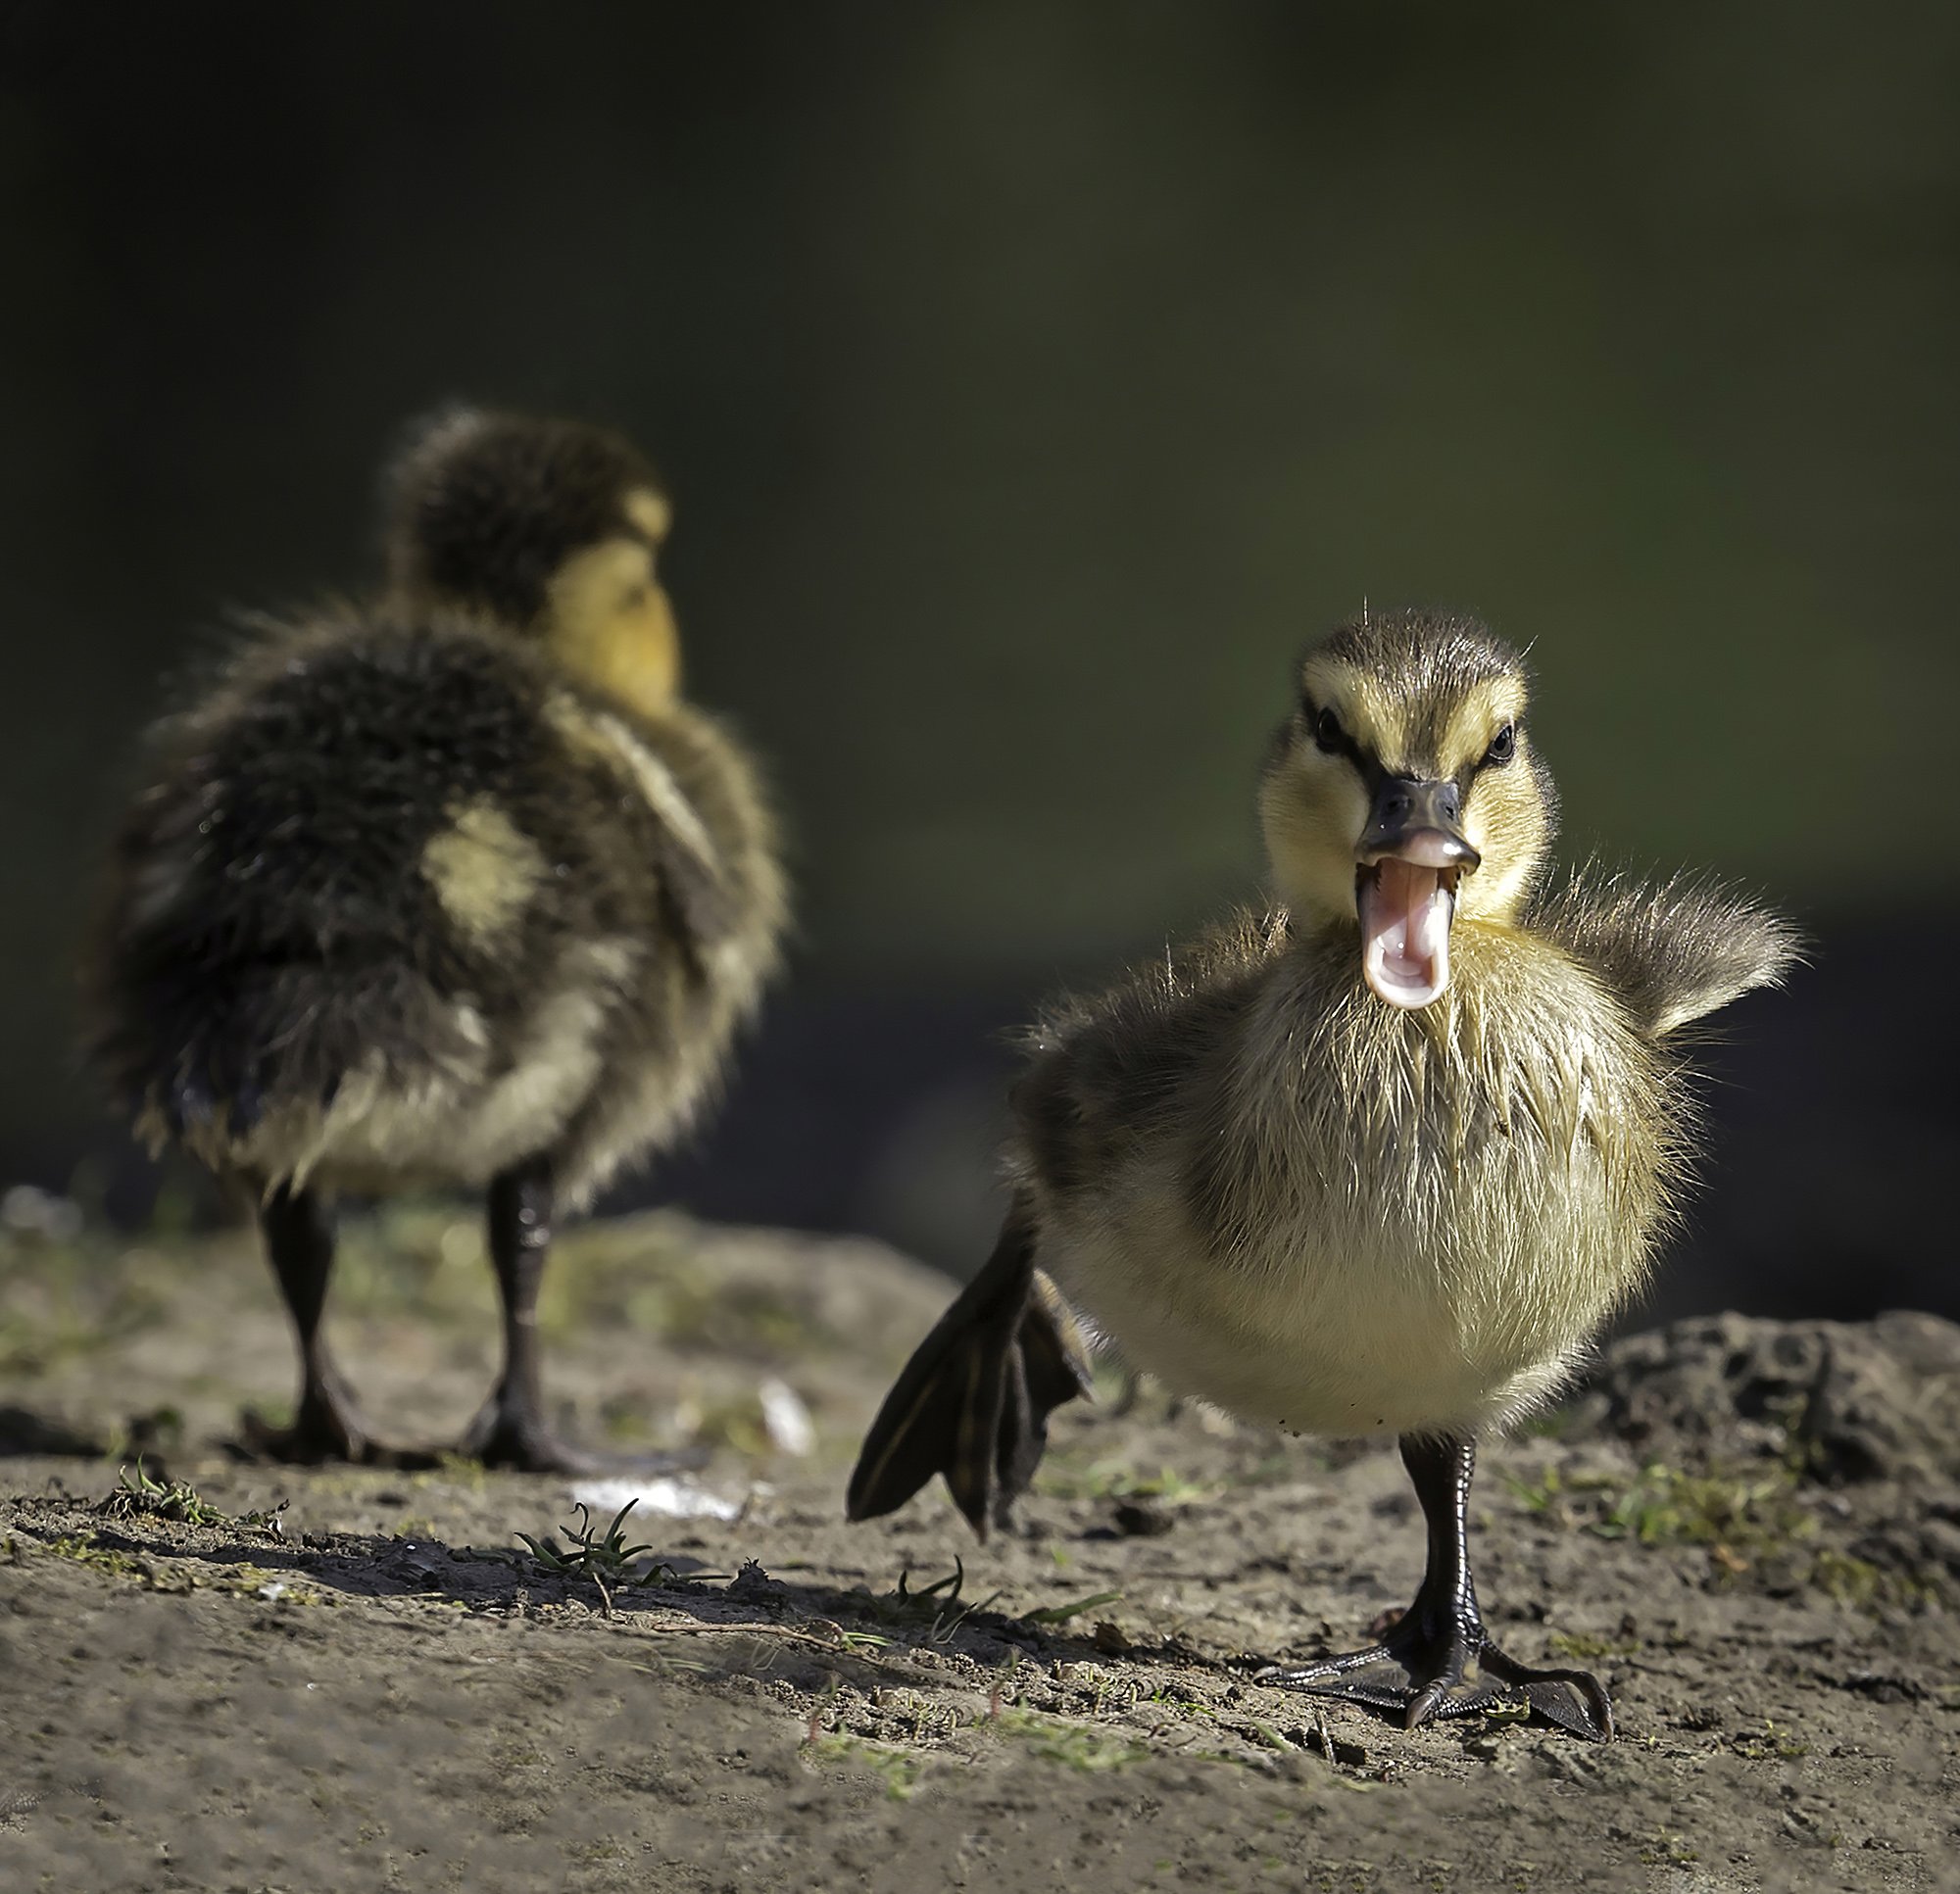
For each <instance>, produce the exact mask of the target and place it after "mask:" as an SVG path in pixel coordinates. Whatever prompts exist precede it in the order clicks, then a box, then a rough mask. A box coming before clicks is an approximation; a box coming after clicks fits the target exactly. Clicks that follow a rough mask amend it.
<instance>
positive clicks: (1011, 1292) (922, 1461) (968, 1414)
mask: <svg viewBox="0 0 1960 1894" xmlns="http://www.w3.org/2000/svg"><path fill="white" fill-rule="evenodd" d="M1089 1387H1090V1376H1089V1367H1088V1363H1087V1361H1086V1359H1085V1358H1084V1351H1083V1347H1082V1342H1081V1339H1080V1337H1079V1336H1077V1334H1076V1333H1075V1322H1074V1318H1073V1316H1072V1315H1070V1313H1069V1311H1068V1307H1067V1305H1066V1304H1065V1303H1064V1302H1063V1301H1062V1299H1061V1297H1060V1295H1059V1294H1058V1293H1057V1292H1056V1290H1055V1288H1054V1285H1053V1284H1052V1283H1051V1282H1050V1281H1049V1280H1048V1278H1047V1277H1046V1276H1044V1275H1043V1274H1042V1273H1041V1271H1039V1270H1038V1269H1036V1268H1035V1266H1034V1246H1033V1242H1032V1238H1031V1235H1030V1232H1029V1230H1028V1227H1027V1224H1026V1222H1025V1220H1024V1218H1022V1217H1021V1216H1019V1215H1018V1214H1016V1215H1010V1216H1009V1218H1008V1219H1007V1224H1006V1227H1005V1229H1004V1230H1003V1231H1002V1233H1001V1240H1000V1242H999V1243H998V1244H997V1245H996V1246H995V1250H994V1254H993V1255H992V1256H991V1257H990V1258H989V1259H988V1261H987V1263H986V1265H985V1266H984V1267H983V1268H982V1269H981V1271H980V1273H979V1274H978V1275H977V1276H976V1277H974V1279H973V1280H972V1282H970V1283H969V1284H967V1286H966V1287H965V1288H964V1289H963V1290H961V1292H960V1294H959V1295H958V1297H957V1298H956V1300H955V1302H954V1304H953V1306H952V1307H951V1308H949V1309H948V1310H947V1312H946V1313H945V1314H944V1315H943V1316H941V1317H940V1319H939V1321H938V1322H937V1324H935V1325H934V1327H933V1329H932V1332H931V1333H930V1334H929V1335H928V1336H926V1338H925V1339H924V1340H923V1341H922V1342H920V1343H919V1345H918V1348H917V1349H916V1350H915V1351H914V1353H913V1355H912V1358H911V1360H910V1361H908V1362H907V1364H906V1368H905V1372H904V1373H903V1374H902V1375H900V1377H899V1379H898V1381H897V1382H896V1383H895V1384H893V1387H892V1391H891V1392H890V1393H889V1394H887V1395H886V1396H885V1402H884V1405H883V1406H882V1407H881V1408H880V1409H879V1410H878V1418H877V1419H876V1420H875V1421H873V1422H872V1423H871V1429H870V1432H869V1433H867V1434H866V1435H865V1436H864V1445H863V1447H862V1449H861V1450H860V1451H859V1453H858V1465H857V1467H856V1468H855V1469H854V1470H853V1472H852V1475H851V1485H850V1490H849V1493H848V1496H847V1499H846V1502H845V1510H846V1516H847V1517H848V1518H850V1519H854V1520H860V1519H876V1518H877V1517H878V1516H879V1515H881V1514H884V1513H889V1512H893V1511H896V1510H897V1508H899V1507H900V1506H903V1505H904V1504H905V1503H906V1501H907V1500H908V1499H909V1498H911V1496H912V1495H913V1494H914V1493H915V1492H917V1491H918V1490H919V1488H920V1487H921V1486H923V1485H924V1484H925V1483H926V1481H929V1480H930V1479H931V1478H932V1477H933V1475H934V1474H936V1473H937V1474H943V1475H944V1476H945V1478H946V1484H947V1488H948V1490H949V1491H950V1492H951V1493H952V1495H953V1501H954V1504H955V1505H956V1506H957V1507H958V1508H959V1510H960V1512H961V1513H963V1514H964V1515H965V1516H966V1520H967V1522H968V1524H969V1525H971V1526H972V1528H973V1530H974V1531H976V1532H977V1533H978V1534H979V1535H980V1536H981V1537H982V1538H985V1537H986V1536H987V1531H988V1529H989V1528H990V1527H992V1526H1005V1525H1007V1524H1008V1523H1009V1521H1010V1519H1011V1516H1012V1511H1013V1504H1014V1501H1015V1500H1016V1499H1018V1498H1019V1497H1020V1495H1021V1494H1022V1493H1024V1492H1025V1491H1026V1490H1027V1489H1028V1485H1029V1483H1030V1482H1031V1481H1033V1479H1034V1475H1035V1469H1036V1468H1037V1467H1038V1466H1039V1465H1040V1464H1041V1457H1042V1453H1043V1451H1044V1449H1045V1448H1046V1447H1047V1444H1048V1417H1049V1416H1050V1414H1052V1413H1053V1412H1054V1410H1055V1409H1056V1408H1057V1407H1059V1406H1060V1405H1061V1404H1062V1403H1063V1402H1064V1401H1069V1400H1074V1399H1076V1398H1077V1397H1078V1396H1080V1395H1084V1394H1087V1393H1088V1392H1089Z"/></svg>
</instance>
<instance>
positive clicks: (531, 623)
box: [385, 409, 680, 714]
mask: <svg viewBox="0 0 1960 1894" xmlns="http://www.w3.org/2000/svg"><path fill="white" fill-rule="evenodd" d="M671 519H672V512H671V509H670V508H669V506H668V503H667V498H666V494H665V492H664V491H663V490H662V486H661V483H660V480H659V478H658V477H657V476H656V474H655V473H654V470H653V468H652V467H651V466H649V465H648V463H647V462H646V461H645V460H644V459H643V458H642V457H641V455H640V454H639V452H638V451H637V450H636V449H635V448H634V447H633V446H632V444H631V443H630V442H628V441H626V440H624V439H622V438H621V437H620V436H619V435H617V434H613V433H610V432H608V431H607V430H606V429H604V428H598V427H588V426H584V425H581V424H579V423H577V422H572V421H555V420H539V419H532V418H529V417H527V416H523V415H517V414H498V413H484V412H482V411H480V410H476V409H456V410H452V411H451V412H449V413H444V414H441V415H438V416H437V417H436V418H435V419H433V420H431V421H428V422H425V423H423V424H422V425H421V426H420V427H419V428H418V429H417V431H416V432H415V434H414V436H413V438H412V439H411V440H410V442H409V445H408V447H407V449H406V451H405V452H404V453H403V454H402V456H401V457H400V459H399V460H398V461H396V462H395V465H394V468H393V470H392V472H391V475H390V478H389V491H388V496H387V516H386V527H385V533H386V558H387V571H388V584H389V589H390V592H391V594H392V595H393V597H394V598H395V599H396V600H397V601H399V602H400V603H402V604H403V605H405V606H408V607H427V606H431V605H439V606H449V607H463V608H465V609H467V610H471V611H475V612H478V613H485V614H488V615H489V616H491V617H493V618H495V619H496V620H497V621H498V622H499V623H501V624H503V625H505V626H507V627H509V628H510V629H512V630H514V631H515V632H517V633H518V634H519V635H520V636H524V637H527V638H534V639H536V640H538V641H539V642H540V643H542V644H543V645H544V646H545V647H546V649H547V650H548V651H549V652H550V653H551V655H552V656H553V657H554V658H556V659H557V660H558V661H559V662H560V663H562V664H564V666H565V667H566V668H567V669H568V670H570V671H572V672H574V673H575V674H576V675H578V676H579V677H581V678H583V679H584V680H585V681H586V682H588V683H592V684H597V685H598V686H600V687H601V688H602V689H604V690H606V691H609V692H610V693H612V694H613V696H614V697H617V698H619V699H621V700H623V701H624V702H625V703H626V704H629V705H631V706H632V707H633V708H635V709H637V710H640V711H642V712H643V713H646V714H657V713H658V712H659V711H660V710H661V709H662V707H664V706H665V705H666V704H669V703H671V702H672V700H673V698H674V696H675V695H676V693H677V692H678V690H679V688H680V635H679V632H678V629H677V628H676V626H675V624H674V615H673V608H672V607H671V606H670V605H669V603H668V601H667V595H666V592H665V590H664V589H663V588H662V585H661V582H660V579H659V576H658V573H657V568H656V559H657V557H658V555H659V552H660V548H661V544H662V541H663V540H664V539H665V538H666V535H667V528H668V526H669V524H670V523H671Z"/></svg>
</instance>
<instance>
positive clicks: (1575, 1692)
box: [1257, 1435, 1613, 1743]
mask: <svg viewBox="0 0 1960 1894" xmlns="http://www.w3.org/2000/svg"><path fill="white" fill-rule="evenodd" d="M1401 1449H1402V1464H1403V1465H1404V1466H1406V1467H1407V1468H1408V1472H1409V1479H1410V1481H1412V1482H1413V1484H1414V1486H1415V1492H1416V1497H1417V1499H1419V1500H1420V1501H1421V1502H1422V1511H1423V1518H1424V1519H1425V1521H1426V1522H1427V1523H1428V1527H1429V1562H1428V1565H1427V1567H1426V1569H1425V1570H1424V1573H1423V1579H1422V1584H1421V1587H1420V1588H1419V1589H1418V1590H1417V1592H1416V1595H1415V1603H1414V1604H1412V1605H1411V1606H1410V1607H1409V1608H1408V1610H1407V1611H1406V1612H1404V1613H1403V1614H1402V1616H1401V1618H1400V1619H1398V1620H1397V1623H1396V1625H1395V1627H1393V1628H1392V1629H1391V1630H1390V1631H1389V1633H1388V1634H1387V1636H1385V1637H1384V1638H1383V1639H1382V1641H1381V1642H1380V1643H1379V1644H1370V1645H1368V1646H1367V1647H1366V1648H1365V1649H1362V1650H1358V1651H1348V1652H1346V1653H1344V1654H1343V1655H1341V1656H1339V1657H1327V1658H1322V1659H1320V1660H1319V1661H1318V1662H1317V1663H1312V1664H1300V1665H1270V1666H1268V1667H1267V1668H1266V1669H1265V1670H1263V1671H1260V1672H1258V1673H1257V1680H1258V1681H1260V1682H1262V1683H1278V1684H1284V1685H1286V1686H1288V1687H1289V1688H1292V1689H1297V1690H1305V1691H1308V1692H1310V1693H1311V1694H1313V1695H1315V1696H1323V1697H1342V1698H1345V1699H1346V1700H1347V1701H1348V1702H1349V1703H1364V1704H1367V1705H1369V1706H1371V1707H1372V1708H1374V1709H1377V1710H1386V1711H1389V1712H1392V1713H1395V1714H1398V1715H1399V1716H1400V1718H1401V1721H1402V1725H1403V1727H1404V1728H1407V1729H1420V1728H1421V1727H1422V1725H1423V1724H1426V1723H1431V1722H1434V1721H1435V1720H1436V1719H1438V1718H1441V1717H1467V1716H1469V1715H1471V1714H1472V1713H1473V1712H1475V1711H1479V1710H1488V1709H1490V1708H1491V1707H1492V1706H1493V1705H1494V1704H1498V1703H1522V1704H1525V1705H1527V1706H1529V1708H1530V1709H1531V1710H1532V1711H1533V1713H1534V1714H1535V1715H1537V1716H1540V1717H1543V1718H1544V1720H1545V1722H1547V1723H1550V1724H1557V1725H1558V1727H1559V1728H1560V1729H1564V1730H1569V1731H1570V1732H1571V1733H1572V1734H1573V1735H1575V1736H1584V1737H1587V1738H1589V1739H1590V1740H1592V1741H1593V1742H1600V1743H1603V1742H1608V1741H1610V1740H1611V1738H1612V1734H1613V1706H1612V1704H1611V1702H1610V1701H1609V1700H1608V1698H1607V1696H1606V1692H1605V1690H1604V1689H1603V1688H1602V1687H1601V1685H1600V1683H1599V1679H1598V1678H1597V1677H1595V1676H1593V1675H1589V1674H1588V1673H1587V1672H1585V1671H1538V1670H1533V1669H1532V1668H1531V1666H1529V1665H1526V1664H1520V1663H1519V1662H1518V1661H1517V1659H1516V1658H1514V1657H1512V1656H1511V1655H1510V1654H1509V1653H1508V1652H1507V1651H1505V1650H1503V1649H1502V1648H1501V1647H1500V1646H1499V1645H1498V1644H1497V1643H1496V1642H1495V1640H1494V1639H1493V1638H1492V1636H1491V1634H1490V1632H1489V1631H1488V1630H1486V1629H1485V1628H1484V1618H1483V1614H1482V1612H1480V1611H1479V1610H1478V1607H1477V1588H1476V1586H1475V1585H1474V1584H1473V1583H1472V1582H1471V1578H1470V1548H1469V1540H1468V1521H1467V1515H1468V1511H1469V1503H1470V1480H1471V1476H1472V1474H1473V1473H1474V1471H1475V1469H1476V1462H1477V1449H1476V1447H1475V1445H1474V1444H1473V1443H1472V1442H1471V1441H1469V1440H1463V1439H1433V1438H1429V1437H1426V1436H1421V1435H1412V1436H1409V1437H1407V1438H1405V1439H1404V1440H1403V1441H1402V1443H1401Z"/></svg>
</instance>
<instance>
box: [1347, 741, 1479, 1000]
mask: <svg viewBox="0 0 1960 1894" xmlns="http://www.w3.org/2000/svg"><path fill="white" fill-rule="evenodd" d="M1462 814H1463V799H1462V795H1461V793H1460V792H1459V791H1458V789H1457V787H1456V785H1455V784H1454V783H1434V782H1419V781H1417V780H1416V779H1415V778H1413V777H1409V776H1390V777H1387V778H1385V779H1384V780H1383V783H1382V785H1381V787H1380V789H1378V790H1377V791H1376V792H1375V805H1374V807H1373V808H1371V809H1370V810H1369V811H1368V826H1367V827H1366V828H1365V829H1363V830H1362V831H1361V839H1360V841H1359V842H1357V843H1356V844H1355V845H1354V860H1355V864H1356V865H1355V872H1354V908H1355V912H1356V913H1357V914H1359V916H1360V919H1361V974H1362V977H1363V978H1364V979H1365V980H1366V981H1367V983H1368V985H1369V986H1370V987H1372V988H1373V989H1374V990H1375V992H1376V993H1377V994H1378V995H1380V996H1381V997H1382V998H1384V999H1386V1000H1387V1001H1388V1002H1389V1004H1390V1005H1392V1006H1410V1007H1414V1006H1427V1005H1428V1004H1429V1003H1430V1001H1431V1000H1432V999H1436V998H1439V997H1441V996H1442V994H1443V990H1444V989H1445V988H1446V987H1447V986H1448V985H1449V929H1450V924H1451V923H1452V922H1453V921H1454V920H1455V918H1456V884H1457V881H1458V879H1459V878H1460V877H1461V876H1462V875H1464V874H1465V873H1466V872H1468V871H1469V870H1470V869H1473V868H1475V867H1476V866H1477V865H1478V863H1479V862H1480V861H1481V860H1482V858H1483V857H1482V856H1480V855H1479V854H1478V852H1477V850H1475V849H1473V848H1472V847H1471V846H1470V843H1469V840H1468V838H1467V837H1466V836H1465V835H1464V833H1463V829H1462Z"/></svg>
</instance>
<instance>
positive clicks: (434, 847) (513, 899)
mask: <svg viewBox="0 0 1960 1894" xmlns="http://www.w3.org/2000/svg"><path fill="white" fill-rule="evenodd" d="M421 869H422V875H423V878H424V879H425V880H426V881H427V882H428V885H429V886H430V887H431V888H432V889H434V891H435V898H436V899H437V900H438V901H439V902H440V903H441V904H442V911H443V912H444V913H445V914H446V915H447V916H448V917H449V919H450V921H451V922H452V923H453V924H454V925H455V926H456V928H457V929H458V930H459V932H461V933H463V934H464V935H466V936H467V937H468V938H469V939H470V940H471V941H473V942H475V943H476V944H477V945H479V946H482V947H493V946H495V945H496V944H497V943H498V942H499V941H501V940H502V939H503V938H504V937H505V935H507V934H508V933H509V932H510V930H511V928H512V927H513V926H514V925H515V922H516V921H517V919H518V917H519V916H520V915H521V914H522V913H523V911H524V909H525V907H526V906H527V905H529V903H530V900H531V898H532V897H533V896H534V895H535V894H536V892H537V889H538V886H539V884H540V883H541V882H542V881H543V879H544V872H545V860H544V855H543V853H542V852H541V851H540V850H539V849H538V845H537V844H536V843H535V842H533V841H532V840H531V839H530V837H529V836H527V835H525V834H524V833H523V831H522V830H521V829H519V828H518V827H517V826H516V824H515V823H514V822H513V821H512V820H511V818H510V817H509V816H508V815H506V814H505V813H504V811H503V810H502V809H501V808H499V807H498V806H497V804H496V803H495V802H493V801H491V800H490V799H489V798H488V797H487V796H479V797H477V798H476V799H475V800H474V801H469V802H466V803H464V804H462V805H461V806H460V807H458V808H456V809H454V810H453V811H452V814H451V818H450V825H449V827H448V828H446V829H443V830H441V831H440V832H439V833H438V834H436V835H433V836H431V837H430V838H429V841H428V844H427V846H426V847H425V848H424V849H423V850H422V861H421Z"/></svg>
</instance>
